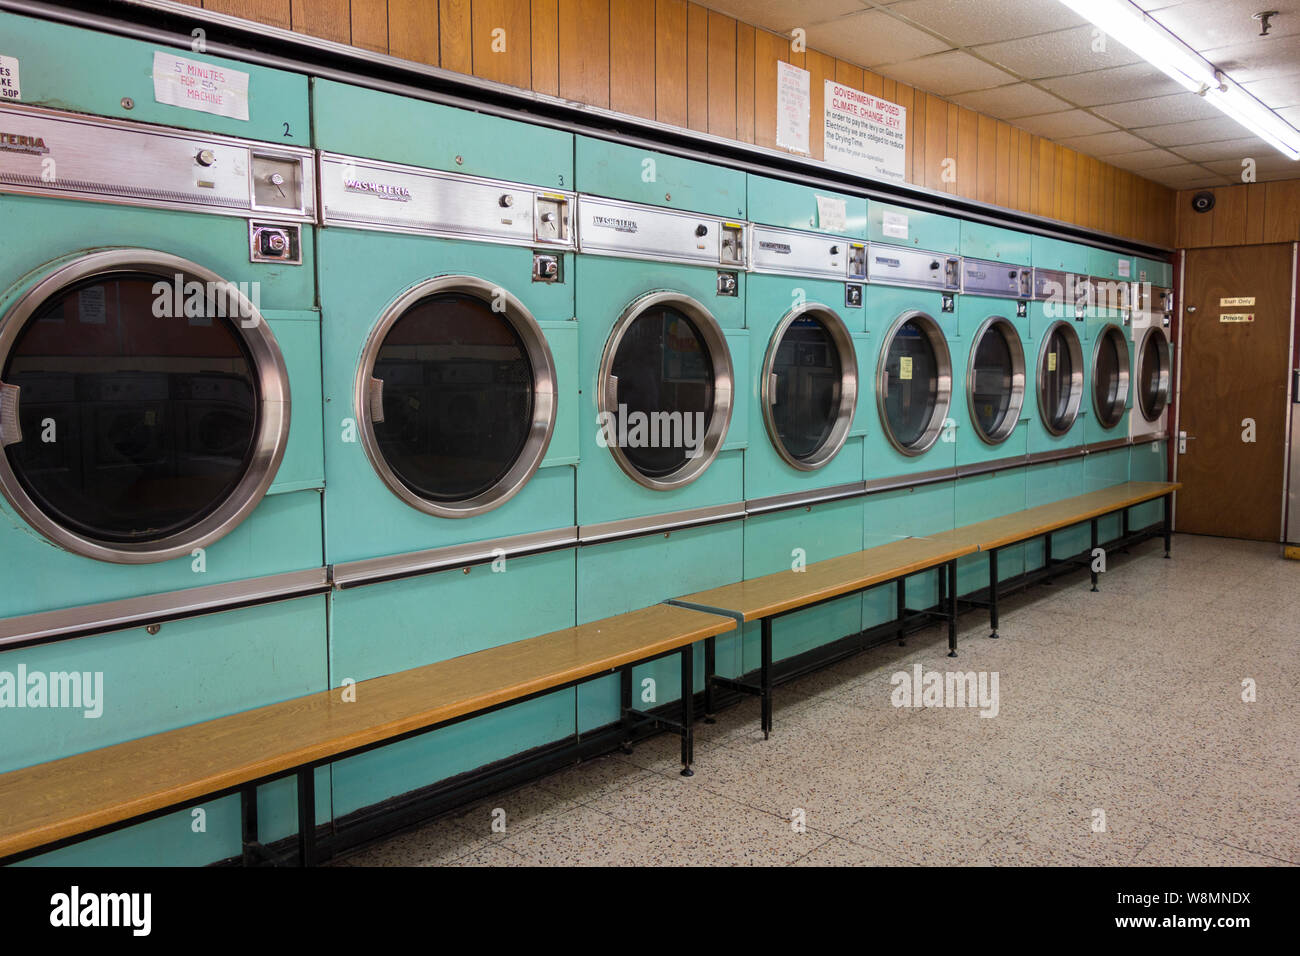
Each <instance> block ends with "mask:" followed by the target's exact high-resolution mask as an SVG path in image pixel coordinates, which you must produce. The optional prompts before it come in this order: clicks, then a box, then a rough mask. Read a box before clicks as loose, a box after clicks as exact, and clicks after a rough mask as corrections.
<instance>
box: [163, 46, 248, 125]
mask: <svg viewBox="0 0 1300 956" xmlns="http://www.w3.org/2000/svg"><path fill="white" fill-rule="evenodd" d="M153 98H154V99H155V100H157V101H158V102H159V103H166V104H167V105H168V106H180V107H182V108H184V109H187V110H199V111H200V112H203V113H214V114H216V115H217V116H226V117H229V118H230V119H237V120H246V119H248V74H247V73H241V72H239V71H238V70H230V69H227V68H226V67H224V66H213V65H212V64H211V63H201V62H199V61H198V60H187V59H185V58H184V57H180V56H173V55H172V54H170V53H159V52H155V53H154V55H153Z"/></svg>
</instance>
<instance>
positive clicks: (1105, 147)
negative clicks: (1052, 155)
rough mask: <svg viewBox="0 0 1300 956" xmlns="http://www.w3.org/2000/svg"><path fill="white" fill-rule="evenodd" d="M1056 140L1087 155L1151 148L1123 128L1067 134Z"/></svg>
mask: <svg viewBox="0 0 1300 956" xmlns="http://www.w3.org/2000/svg"><path fill="white" fill-rule="evenodd" d="M1057 142H1058V143H1060V144H1061V145H1062V146H1068V147H1070V149H1077V150H1078V151H1079V152H1081V153H1087V154H1088V155H1089V156H1105V155H1108V154H1114V153H1132V152H1137V151H1138V150H1147V149H1150V148H1151V144H1150V143H1148V142H1147V141H1146V140H1144V139H1139V138H1138V137H1136V136H1134V135H1133V134H1132V133H1126V132H1124V131H1123V130H1115V131H1114V132H1113V133H1093V134H1092V135H1090V136H1068V137H1066V138H1065V139H1058V140H1057Z"/></svg>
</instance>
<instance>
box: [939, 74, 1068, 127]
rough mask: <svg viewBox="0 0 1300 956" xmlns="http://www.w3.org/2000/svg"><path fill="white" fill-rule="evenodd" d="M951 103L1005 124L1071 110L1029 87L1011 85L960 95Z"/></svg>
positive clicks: (1027, 85)
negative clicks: (1021, 117)
mask: <svg viewBox="0 0 1300 956" xmlns="http://www.w3.org/2000/svg"><path fill="white" fill-rule="evenodd" d="M953 101H954V102H956V103H959V104H961V105H962V106H964V107H966V108H967V109H971V110H977V111H978V112H980V113H988V114H989V115H990V116H996V117H997V118H998V119H1004V120H1012V119H1015V118H1016V117H1019V116H1031V115H1033V114H1035V113H1051V112H1054V111H1056V110H1066V109H1069V108H1070V104H1069V103H1067V102H1065V100H1062V99H1058V98H1056V97H1055V96H1053V95H1052V94H1051V93H1044V92H1043V91H1042V90H1040V89H1038V87H1036V86H1032V85H1031V84H1029V83H1011V84H1009V85H1007V86H995V87H994V88H993V89H991V90H976V91H975V92H973V93H962V94H959V95H958V96H954V97H953Z"/></svg>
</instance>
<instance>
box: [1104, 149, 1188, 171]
mask: <svg viewBox="0 0 1300 956" xmlns="http://www.w3.org/2000/svg"><path fill="white" fill-rule="evenodd" d="M1099 158H1100V159H1103V160H1105V161H1106V162H1108V163H1110V164H1111V165H1112V166H1118V167H1119V168H1120V169H1127V170H1129V171H1131V172H1137V171H1138V170H1148V169H1159V168H1160V167H1162V166H1183V165H1186V163H1187V160H1185V159H1183V158H1182V157H1181V156H1178V155H1175V154H1174V153H1171V152H1169V150H1167V149H1143V150H1139V151H1138V152H1135V153H1115V154H1110V155H1103V156H1101V157H1099Z"/></svg>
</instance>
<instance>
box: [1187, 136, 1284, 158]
mask: <svg viewBox="0 0 1300 956" xmlns="http://www.w3.org/2000/svg"><path fill="white" fill-rule="evenodd" d="M1272 149H1273V147H1272V146H1269V145H1268V144H1267V143H1265V142H1264V141H1263V140H1262V139H1259V138H1258V137H1255V136H1245V137H1242V138H1241V139H1225V140H1220V141H1219V142H1217V143H1200V144H1197V145H1191V146H1179V147H1177V148H1176V149H1175V150H1174V152H1176V153H1178V155H1179V156H1182V157H1183V158H1184V159H1189V160H1191V161H1192V162H1194V163H1207V162H1211V161H1213V160H1221V159H1233V160H1238V161H1240V160H1241V159H1242V158H1243V157H1245V156H1259V155H1261V154H1262V153H1263V152H1264V151H1265V150H1267V151H1270V152H1271V151H1272Z"/></svg>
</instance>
